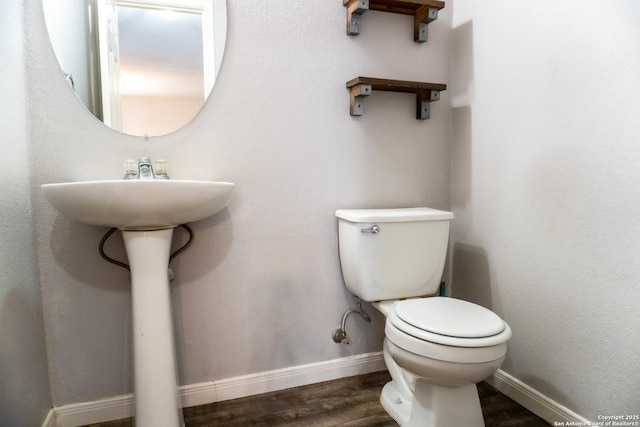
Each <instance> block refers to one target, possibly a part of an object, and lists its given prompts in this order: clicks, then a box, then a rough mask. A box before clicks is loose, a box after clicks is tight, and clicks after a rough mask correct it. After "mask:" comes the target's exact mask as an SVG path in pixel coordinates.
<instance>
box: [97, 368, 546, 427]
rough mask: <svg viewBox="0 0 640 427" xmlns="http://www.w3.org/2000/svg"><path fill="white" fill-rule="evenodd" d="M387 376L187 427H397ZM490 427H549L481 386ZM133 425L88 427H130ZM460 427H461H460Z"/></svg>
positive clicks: (191, 421) (188, 417)
mask: <svg viewBox="0 0 640 427" xmlns="http://www.w3.org/2000/svg"><path fill="white" fill-rule="evenodd" d="M388 381H390V377H389V374H388V373H387V372H386V371H382V372H376V373H373V374H367V375H359V376H355V377H349V378H342V379H339V380H335V381H328V382H324V383H319V384H313V385H309V386H303V387H296V388H291V389H287V390H281V391H276V392H272V393H265V394H261V395H256V396H249V397H244V398H241V399H235V400H228V401H223V402H216V403H211V404H208V405H202V406H195V407H192V408H185V409H184V419H185V425H186V427H214V426H215V427H240V426H242V427H248V426H255V427H294V426H296V427H300V426H301V427H333V426H341V427H397V424H396V423H395V422H394V421H393V419H392V418H391V417H390V416H389V415H387V413H386V412H385V411H384V409H383V408H382V406H381V405H380V392H381V390H382V386H383V385H384V384H386V383H387V382H388ZM478 392H479V394H480V402H481V404H482V412H483V414H484V419H485V424H486V427H547V426H548V425H549V424H547V423H546V422H545V421H544V420H542V419H541V418H538V417H537V416H535V415H534V414H532V413H531V412H529V411H528V410H526V409H525V408H523V407H522V406H520V405H518V404H517V403H515V402H514V401H513V400H511V399H509V398H508V397H506V396H504V395H503V394H502V393H500V392H498V391H497V390H495V389H494V388H493V387H491V386H490V385H489V384H487V383H484V382H483V383H480V384H478ZM133 425H134V424H133V419H131V418H129V419H126V420H119V421H112V422H108V423H100V424H92V425H90V426H86V427H132V426H133ZM461 427H462V426H461Z"/></svg>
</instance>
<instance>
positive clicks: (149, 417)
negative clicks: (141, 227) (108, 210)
mask: <svg viewBox="0 0 640 427" xmlns="http://www.w3.org/2000/svg"><path fill="white" fill-rule="evenodd" d="M122 235H123V238H124V243H125V247H126V249H127V257H128V258H129V264H130V268H131V289H132V292H131V293H132V299H133V358H134V388H135V405H136V420H135V424H136V426H137V427H179V426H183V425H184V420H183V416H182V405H181V403H180V396H179V394H178V375H177V368H176V353H175V346H174V338H173V320H172V315H171V294H170V288H169V279H168V277H167V268H168V265H169V254H170V250H171V239H172V237H173V228H169V229H163V230H154V231H125V230H123V231H122Z"/></svg>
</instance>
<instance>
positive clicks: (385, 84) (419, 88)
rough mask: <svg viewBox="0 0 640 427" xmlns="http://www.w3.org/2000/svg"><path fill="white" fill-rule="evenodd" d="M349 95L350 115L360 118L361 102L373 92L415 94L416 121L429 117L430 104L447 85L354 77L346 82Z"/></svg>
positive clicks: (438, 97) (437, 98)
mask: <svg viewBox="0 0 640 427" xmlns="http://www.w3.org/2000/svg"><path fill="white" fill-rule="evenodd" d="M347 89H349V92H350V94H351V115H352V116H361V115H362V113H363V105H362V104H363V100H364V97H365V96H369V95H371V92H372V91H374V90H381V91H386V92H404V93H415V94H416V119H420V120H425V119H428V118H429V115H430V109H431V108H430V103H431V102H433V101H437V100H439V99H440V91H443V90H446V89H447V85H444V84H440V83H422V82H408V81H404V80H389V79H377V78H374V77H356V78H355V79H352V80H349V81H348V82H347Z"/></svg>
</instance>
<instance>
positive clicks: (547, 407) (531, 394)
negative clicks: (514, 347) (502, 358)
mask: <svg viewBox="0 0 640 427" xmlns="http://www.w3.org/2000/svg"><path fill="white" fill-rule="evenodd" d="M486 381H487V382H488V383H489V384H491V385H492V386H493V387H494V388H496V389H497V390H498V391H500V392H501V393H502V394H504V395H506V396H508V397H509V398H511V399H512V400H514V401H516V402H518V403H519V404H520V405H522V406H524V407H525V408H527V409H528V410H530V411H531V412H533V413H534V414H536V415H537V416H539V417H540V418H542V419H543V420H545V421H546V422H548V423H549V424H551V425H554V422H556V421H558V422H565V423H566V422H567V421H575V422H578V423H580V425H590V424H589V420H587V419H586V418H583V417H582V416H580V415H578V414H576V413H575V412H573V411H571V410H570V409H568V408H567V407H565V406H563V405H561V404H559V403H558V402H556V401H555V400H553V399H550V398H549V397H547V396H545V395H544V394H542V393H540V392H539V391H537V390H535V389H533V388H531V387H530V386H528V385H527V384H525V383H523V382H522V381H520V380H519V379H517V378H515V377H513V376H511V375H509V374H507V373H506V372H504V371H503V370H502V369H499V370H498V371H497V372H496V373H495V374H493V376H492V377H489V378H487V380H486Z"/></svg>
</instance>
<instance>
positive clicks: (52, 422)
mask: <svg viewBox="0 0 640 427" xmlns="http://www.w3.org/2000/svg"><path fill="white" fill-rule="evenodd" d="M42 427H56V412H55V410H54V409H53V408H51V409H50V410H49V412H48V413H47V418H45V419H44V421H43V422H42Z"/></svg>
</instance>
